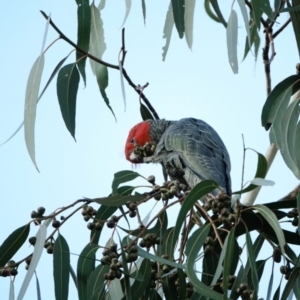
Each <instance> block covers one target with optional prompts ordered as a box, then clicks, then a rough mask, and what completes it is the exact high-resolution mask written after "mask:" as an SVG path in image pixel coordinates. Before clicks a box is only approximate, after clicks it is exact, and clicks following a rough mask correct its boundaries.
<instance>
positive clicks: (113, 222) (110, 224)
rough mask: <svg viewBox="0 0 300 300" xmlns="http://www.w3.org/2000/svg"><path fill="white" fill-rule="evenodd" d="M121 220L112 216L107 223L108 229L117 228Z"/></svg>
mask: <svg viewBox="0 0 300 300" xmlns="http://www.w3.org/2000/svg"><path fill="white" fill-rule="evenodd" d="M118 221H119V218H118V217H117V216H115V215H113V216H111V217H110V219H109V220H107V221H106V225H107V227H108V228H115V226H116V224H117V223H118Z"/></svg>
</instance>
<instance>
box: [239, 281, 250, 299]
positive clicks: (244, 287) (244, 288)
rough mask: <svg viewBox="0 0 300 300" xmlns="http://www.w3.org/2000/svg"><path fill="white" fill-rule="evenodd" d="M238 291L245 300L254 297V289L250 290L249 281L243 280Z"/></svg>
mask: <svg viewBox="0 0 300 300" xmlns="http://www.w3.org/2000/svg"><path fill="white" fill-rule="evenodd" d="M236 293H237V294H238V295H240V296H241V298H242V299H244V300H250V299H252V298H253V290H249V287H248V283H247V282H242V283H241V284H240V286H239V287H238V288H237V289H236Z"/></svg>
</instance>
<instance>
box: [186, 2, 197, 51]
mask: <svg viewBox="0 0 300 300" xmlns="http://www.w3.org/2000/svg"><path fill="white" fill-rule="evenodd" d="M184 3H185V10H184V23H185V39H186V42H187V44H188V46H189V48H190V49H191V50H192V46H193V26H194V12H195V4H196V0H185V1H184Z"/></svg>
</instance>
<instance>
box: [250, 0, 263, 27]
mask: <svg viewBox="0 0 300 300" xmlns="http://www.w3.org/2000/svg"><path fill="white" fill-rule="evenodd" d="M261 2H262V1H261V0H251V4H252V11H253V15H254V21H255V25H256V26H257V28H258V29H260V18H261V16H262V13H263V11H262V7H261Z"/></svg>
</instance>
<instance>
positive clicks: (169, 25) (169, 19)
mask: <svg viewBox="0 0 300 300" xmlns="http://www.w3.org/2000/svg"><path fill="white" fill-rule="evenodd" d="M173 26H174V16H173V9H172V2H170V5H169V9H168V11H167V15H166V20H165V25H164V30H163V38H164V39H166V44H165V46H164V47H163V48H162V50H163V53H162V60H163V61H165V60H166V56H167V53H168V50H169V46H170V41H171V36H172V30H173Z"/></svg>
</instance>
